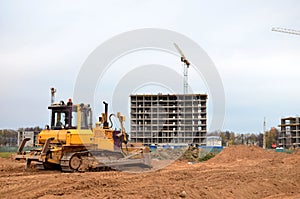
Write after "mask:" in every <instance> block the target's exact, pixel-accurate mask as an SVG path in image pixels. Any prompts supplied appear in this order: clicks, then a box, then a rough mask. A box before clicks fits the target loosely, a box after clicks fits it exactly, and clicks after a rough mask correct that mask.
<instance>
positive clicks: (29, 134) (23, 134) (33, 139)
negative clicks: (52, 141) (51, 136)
mask: <svg viewBox="0 0 300 199" xmlns="http://www.w3.org/2000/svg"><path fill="white" fill-rule="evenodd" d="M39 133H40V132H36V131H19V132H18V146H20V144H21V142H22V140H23V139H24V138H30V140H29V141H27V142H26V144H25V146H30V147H33V146H35V145H36V144H37V136H38V134H39Z"/></svg>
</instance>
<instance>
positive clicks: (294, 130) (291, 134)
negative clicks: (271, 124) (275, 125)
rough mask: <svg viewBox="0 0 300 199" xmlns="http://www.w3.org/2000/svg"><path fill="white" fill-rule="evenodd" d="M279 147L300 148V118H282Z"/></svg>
mask: <svg viewBox="0 0 300 199" xmlns="http://www.w3.org/2000/svg"><path fill="white" fill-rule="evenodd" d="M279 127H280V134H279V137H278V146H279V147H284V148H290V147H297V148H299V147H300V117H286V118H281V124H280V125H279Z"/></svg>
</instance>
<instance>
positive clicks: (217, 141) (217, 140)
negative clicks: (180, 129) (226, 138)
mask: <svg viewBox="0 0 300 199" xmlns="http://www.w3.org/2000/svg"><path fill="white" fill-rule="evenodd" d="M206 146H222V138H221V137H220V136H207V137H206Z"/></svg>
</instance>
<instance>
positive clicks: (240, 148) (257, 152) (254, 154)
mask: <svg viewBox="0 0 300 199" xmlns="http://www.w3.org/2000/svg"><path fill="white" fill-rule="evenodd" d="M288 156H289V155H288V154H284V153H279V152H275V151H270V150H264V149H262V148H260V147H257V146H246V145H236V146H230V147H227V148H225V149H223V151H222V152H221V153H219V154H218V155H217V156H216V157H214V158H212V159H211V160H209V162H211V163H230V162H235V161H241V160H258V161H259V160H273V161H281V160H282V159H284V158H287V157H288Z"/></svg>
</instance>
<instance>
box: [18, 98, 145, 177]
mask: <svg viewBox="0 0 300 199" xmlns="http://www.w3.org/2000/svg"><path fill="white" fill-rule="evenodd" d="M51 96H52V98H53V92H51ZM103 103H104V105H105V112H104V113H102V116H101V117H99V122H97V123H96V126H95V127H94V128H93V127H92V109H91V107H90V105H89V104H77V105H74V104H73V103H72V100H71V99H69V101H68V103H67V104H65V103H64V102H63V101H61V102H60V103H53V102H52V103H51V105H50V106H49V107H48V109H50V110H51V124H50V126H49V125H46V127H45V129H44V130H42V131H41V132H40V133H39V134H38V138H37V140H38V146H39V148H37V149H33V150H31V151H30V152H27V153H26V152H24V151H23V148H24V146H25V143H26V142H27V141H28V138H25V139H24V140H23V141H22V142H21V144H20V146H19V149H18V151H17V155H16V156H15V159H16V160H20V159H24V160H26V168H29V167H30V166H31V162H35V165H36V167H38V168H40V169H55V168H59V169H61V170H62V171H67V172H72V171H91V170H96V171H97V170H103V169H104V170H107V169H114V170H115V169H124V168H125V169H126V168H127V167H132V166H135V167H136V166H138V167H146V168H149V167H151V165H150V150H149V147H146V146H142V144H137V143H129V142H128V134H127V133H126V132H125V129H124V126H123V122H124V121H125V117H124V116H122V115H121V114H120V113H118V114H117V118H118V119H119V122H120V125H121V130H113V129H112V125H113V123H112V121H111V118H112V117H113V116H115V115H114V114H111V115H110V116H108V104H107V103H106V102H103ZM108 119H109V120H110V122H108Z"/></svg>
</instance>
